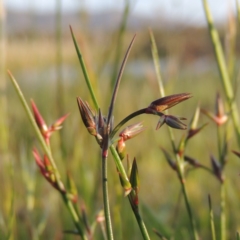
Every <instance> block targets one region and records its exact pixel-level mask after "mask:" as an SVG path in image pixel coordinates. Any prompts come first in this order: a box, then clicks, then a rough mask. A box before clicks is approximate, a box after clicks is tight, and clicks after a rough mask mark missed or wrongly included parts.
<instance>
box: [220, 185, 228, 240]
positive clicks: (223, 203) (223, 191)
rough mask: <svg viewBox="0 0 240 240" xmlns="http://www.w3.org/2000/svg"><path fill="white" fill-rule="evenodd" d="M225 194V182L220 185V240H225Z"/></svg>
mask: <svg viewBox="0 0 240 240" xmlns="http://www.w3.org/2000/svg"><path fill="white" fill-rule="evenodd" d="M225 200H226V192H225V182H223V183H222V184H221V240H226V239H227V238H226V214H225V212H226V209H225V208H226V206H225V205H226V202H225Z"/></svg>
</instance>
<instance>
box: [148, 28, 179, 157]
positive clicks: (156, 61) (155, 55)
mask: <svg viewBox="0 0 240 240" xmlns="http://www.w3.org/2000/svg"><path fill="white" fill-rule="evenodd" d="M149 34H150V39H151V51H152V57H153V62H154V67H155V71H156V76H157V82H158V87H159V92H160V96H161V97H164V96H165V91H164V85H163V79H162V76H161V67H160V60H159V55H158V49H157V45H156V41H155V37H154V35H153V32H152V30H151V29H150V30H149ZM166 113H168V110H166ZM168 133H169V137H170V142H171V145H172V149H173V152H176V146H175V141H174V134H173V130H172V128H170V127H168Z"/></svg>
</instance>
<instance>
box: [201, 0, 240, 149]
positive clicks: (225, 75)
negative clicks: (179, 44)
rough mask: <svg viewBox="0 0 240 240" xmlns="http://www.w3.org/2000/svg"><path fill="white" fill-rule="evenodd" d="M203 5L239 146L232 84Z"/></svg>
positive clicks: (210, 18) (208, 12)
mask: <svg viewBox="0 0 240 240" xmlns="http://www.w3.org/2000/svg"><path fill="white" fill-rule="evenodd" d="M203 5H204V9H205V14H206V18H207V22H208V29H209V32H210V36H211V40H212V44H213V48H214V52H215V56H216V59H217V64H218V69H219V73H220V76H221V80H222V85H223V89H224V91H225V95H226V97H227V100H228V105H229V108H230V112H231V117H232V120H233V125H234V129H235V134H236V137H237V141H238V145H239V146H240V127H239V114H238V109H237V104H236V101H235V100H234V92H233V88H232V84H231V81H230V77H229V73H228V70H227V64H226V61H225V58H224V53H223V49H222V46H221V42H220V39H219V35H218V32H217V30H216V28H215V27H214V24H213V20H212V15H211V12H210V9H209V6H208V3H207V0H203Z"/></svg>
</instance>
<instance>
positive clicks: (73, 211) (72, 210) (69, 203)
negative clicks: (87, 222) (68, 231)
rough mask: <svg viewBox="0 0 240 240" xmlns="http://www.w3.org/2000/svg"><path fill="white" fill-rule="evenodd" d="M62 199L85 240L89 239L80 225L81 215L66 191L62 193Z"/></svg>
mask: <svg viewBox="0 0 240 240" xmlns="http://www.w3.org/2000/svg"><path fill="white" fill-rule="evenodd" d="M62 199H63V202H64V203H65V205H66V206H67V209H68V211H69V213H70V215H71V217H72V220H73V223H74V225H75V227H76V229H77V230H78V233H79V235H80V236H81V237H82V239H83V240H87V237H86V235H85V234H84V233H83V230H82V227H81V225H80V217H79V215H78V213H77V211H76V209H75V208H74V206H73V203H72V201H71V200H69V198H68V197H67V194H66V193H62Z"/></svg>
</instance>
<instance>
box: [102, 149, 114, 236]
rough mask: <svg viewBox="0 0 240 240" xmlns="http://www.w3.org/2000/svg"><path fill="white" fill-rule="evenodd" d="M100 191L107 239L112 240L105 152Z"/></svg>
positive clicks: (105, 154) (103, 154)
mask: <svg viewBox="0 0 240 240" xmlns="http://www.w3.org/2000/svg"><path fill="white" fill-rule="evenodd" d="M102 185H103V186H102V191H103V205H104V214H105V221H106V229H107V239H108V240H113V239H114V238H113V232H112V222H111V215H110V206H109V196H108V178H107V151H106V152H105V153H104V151H103V153H102Z"/></svg>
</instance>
